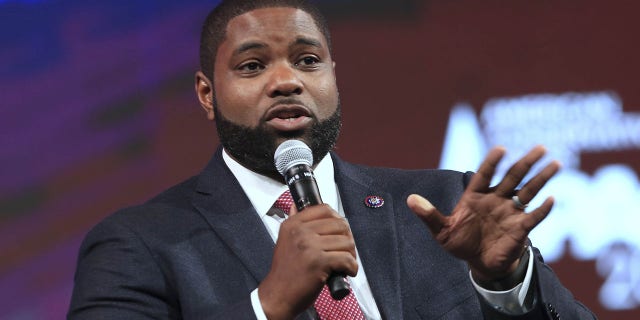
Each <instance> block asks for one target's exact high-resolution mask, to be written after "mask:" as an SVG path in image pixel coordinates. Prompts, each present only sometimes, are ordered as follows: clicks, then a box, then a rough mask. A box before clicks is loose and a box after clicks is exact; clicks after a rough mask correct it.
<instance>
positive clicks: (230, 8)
mask: <svg viewBox="0 0 640 320" xmlns="http://www.w3.org/2000/svg"><path fill="white" fill-rule="evenodd" d="M278 7H284V8H296V9H300V10H302V11H304V12H306V13H308V14H309V15H310V16H311V17H312V18H313V20H314V21H315V23H316V26H317V27H318V29H319V30H320V32H322V34H323V35H324V37H325V39H326V40H327V45H328V46H329V52H331V35H330V34H329V27H328V25H327V21H326V19H325V17H324V16H323V15H322V13H321V12H320V9H318V7H316V6H315V5H313V4H312V3H310V2H308V1H305V0H223V1H222V2H221V3H220V4H219V5H218V6H216V7H215V8H214V9H213V10H212V11H211V12H210V13H209V15H208V16H207V18H206V20H205V21H204V24H203V25H202V32H201V33H200V69H201V71H202V73H204V75H205V76H207V78H209V80H211V81H213V68H214V62H215V59H216V54H217V52H218V47H219V46H220V44H221V43H222V42H223V41H224V39H225V36H226V33H227V24H229V21H231V19H233V18H235V17H237V16H239V15H241V14H244V13H246V12H249V11H252V10H255V9H261V8H278Z"/></svg>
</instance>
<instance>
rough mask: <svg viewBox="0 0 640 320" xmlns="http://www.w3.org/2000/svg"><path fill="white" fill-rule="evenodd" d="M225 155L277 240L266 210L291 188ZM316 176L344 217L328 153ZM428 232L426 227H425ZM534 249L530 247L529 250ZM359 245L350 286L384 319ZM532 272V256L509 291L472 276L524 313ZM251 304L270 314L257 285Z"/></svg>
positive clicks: (498, 301)
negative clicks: (495, 288)
mask: <svg viewBox="0 0 640 320" xmlns="http://www.w3.org/2000/svg"><path fill="white" fill-rule="evenodd" d="M222 158H223V159H224V162H225V164H226V165H227V167H229V169H230V170H231V172H232V173H233V175H234V176H235V178H236V180H238V182H239V183H240V186H241V187H242V190H244V192H245V194H246V195H247V197H248V198H249V201H251V204H252V205H253V207H254V209H255V210H256V212H257V213H258V215H259V216H260V219H262V222H263V223H264V225H265V227H266V228H267V231H268V232H269V234H270V235H271V238H272V239H273V242H274V243H275V242H276V241H277V240H278V232H279V231H280V224H281V223H282V221H284V219H286V218H281V217H279V216H277V215H268V214H267V212H268V211H269V209H271V207H272V206H273V203H274V202H275V201H276V200H277V199H278V197H279V196H280V195H281V194H282V193H283V192H285V191H286V190H287V189H288V187H287V185H286V184H284V181H283V182H277V181H274V180H273V179H271V178H268V177H265V176H263V175H260V174H257V173H255V172H253V171H251V170H249V169H247V168H245V167H243V166H242V165H241V164H240V163H238V162H237V161H235V160H234V159H233V158H231V157H230V156H229V155H228V154H227V153H226V151H223V152H222ZM314 175H315V178H316V182H317V184H318V189H320V195H321V197H322V201H323V202H324V203H326V204H328V205H329V206H331V208H333V209H334V210H336V211H337V212H338V214H339V215H341V216H342V217H344V216H345V214H344V210H343V208H342V201H341V200H340V194H339V193H338V186H337V185H336V183H335V180H334V168H333V161H332V160H331V157H330V156H329V155H326V156H325V157H324V158H323V159H322V160H321V161H320V162H319V163H318V165H317V166H316V168H315V169H314ZM425 232H427V230H426V229H425ZM529 250H531V249H529ZM357 252H358V250H357V244H356V259H357V262H358V274H357V275H356V276H355V277H348V278H349V282H350V283H351V288H352V290H353V293H354V295H355V296H356V299H357V300H358V304H359V305H360V308H361V309H362V312H363V313H364V315H365V318H366V319H371V320H375V319H381V315H380V312H379V311H378V307H377V305H376V302H375V299H374V298H373V294H372V292H371V288H370V287H369V283H368V282H367V276H366V273H365V270H364V267H363V265H362V262H361V261H360V255H358V253H357ZM530 254H531V257H533V254H532V252H531V251H530ZM532 274H533V259H529V265H528V268H527V274H526V276H525V281H524V283H521V284H519V285H518V286H516V287H515V288H513V289H511V290H509V291H489V290H485V289H483V288H482V287H480V286H479V285H477V284H476V283H475V282H474V281H473V279H471V281H472V282H473V285H474V287H475V288H476V290H478V292H479V293H480V295H481V296H483V297H484V298H485V299H486V300H487V301H488V302H489V303H490V304H493V305H494V306H496V307H498V308H502V309H503V310H505V311H507V312H510V313H516V314H517V313H522V312H525V311H527V310H526V309H525V308H524V297H525V296H526V293H527V290H528V288H529V283H530V281H531V275H532ZM251 303H252V306H253V309H254V312H255V313H256V316H257V318H258V320H266V319H267V317H266V315H265V314H264V311H263V309H262V305H261V303H260V299H259V297H258V289H257V288H256V289H255V290H254V291H253V292H252V293H251ZM514 304H515V305H519V306H521V307H522V308H516V309H515V310H514V309H513V308H508V307H506V306H513V305H514Z"/></svg>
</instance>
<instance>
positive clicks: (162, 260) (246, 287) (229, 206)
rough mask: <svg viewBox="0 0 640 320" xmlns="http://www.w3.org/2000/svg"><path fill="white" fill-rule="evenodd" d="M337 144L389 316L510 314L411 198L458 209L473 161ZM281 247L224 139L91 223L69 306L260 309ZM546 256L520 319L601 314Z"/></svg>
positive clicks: (199, 315) (233, 314)
mask: <svg viewBox="0 0 640 320" xmlns="http://www.w3.org/2000/svg"><path fill="white" fill-rule="evenodd" d="M332 156H333V160H334V164H335V179H336V182H337V184H338V187H339V190H340V197H341V200H342V203H343V206H344V211H345V213H346V216H347V218H348V220H349V224H350V225H351V228H352V231H353V236H354V238H355V241H356V244H357V246H358V252H359V254H360V256H361V260H362V264H363V265H364V268H365V270H367V278H368V282H369V284H370V286H371V290H372V292H373V295H374V297H375V299H376V303H377V305H378V308H379V309H380V312H381V314H382V315H383V318H385V319H483V318H487V319H488V318H505V319H506V318H508V317H505V316H504V315H502V314H500V313H498V312H495V311H494V310H493V309H492V308H491V307H489V306H487V305H485V304H483V303H482V299H481V298H479V296H478V295H477V294H476V292H475V290H474V288H473V287H472V284H471V282H470V280H469V276H468V269H467V267H466V264H465V263H464V262H463V261H460V260H458V259H455V258H453V257H452V256H451V255H449V254H448V253H447V252H445V251H444V250H443V249H442V248H441V246H440V245H439V244H438V243H437V242H436V241H434V240H433V238H432V237H431V235H430V233H429V231H428V230H427V229H426V227H425V226H424V224H423V223H422V222H421V221H420V220H419V219H418V218H417V217H416V216H415V215H414V214H413V213H412V212H411V211H410V210H409V208H408V207H407V205H406V202H405V201H406V198H407V196H408V195H409V194H411V193H418V194H421V195H423V196H425V197H426V198H427V199H429V200H430V201H431V202H432V203H433V204H434V205H435V206H436V207H437V208H438V209H439V210H441V211H442V212H443V213H449V212H450V211H451V210H452V209H453V207H454V206H455V204H456V203H457V201H458V199H459V197H460V195H461V194H462V192H463V190H464V188H465V186H466V184H467V182H468V180H469V178H470V174H469V173H467V174H462V173H459V172H453V171H443V170H420V171H418V170H415V171H407V170H398V169H383V168H369V167H364V166H357V165H352V164H348V163H345V162H343V161H341V160H340V159H339V158H337V157H336V156H335V155H333V154H332ZM369 195H377V196H381V197H382V198H384V201H385V204H384V206H383V207H381V208H369V207H367V206H365V205H364V199H365V198H366V197H367V196H369ZM273 248H274V244H273V241H272V239H271V237H270V236H269V234H268V232H267V230H266V229H265V227H264V225H263V223H262V221H261V220H260V218H259V217H258V215H257V214H256V212H255V210H254V209H253V206H252V205H251V203H250V202H249V200H248V198H247V196H246V195H245V194H244V192H243V190H242V189H241V187H240V185H239V184H238V182H237V181H236V179H235V177H234V176H233V174H232V173H231V171H230V170H229V169H228V168H227V166H226V165H225V164H224V162H223V160H222V156H221V149H218V151H217V152H216V154H215V156H214V157H213V159H212V160H211V161H210V163H209V164H208V165H207V167H206V168H205V169H204V171H203V172H202V173H201V174H200V175H198V176H195V177H193V178H191V179H189V180H187V181H185V182H183V183H181V184H179V185H177V186H174V187H173V188H171V189H169V190H167V191H165V192H163V193H162V194H160V195H159V196H157V197H156V198H154V199H152V200H151V201H149V202H147V203H145V204H143V205H140V206H136V207H132V208H128V209H124V210H122V211H119V212H117V213H116V214H114V215H112V216H110V217H108V218H107V219H105V220H104V221H102V222H101V223H100V224H98V225H97V226H96V227H95V228H94V229H93V230H91V232H89V234H88V235H87V237H86V239H85V241H84V242H83V244H82V247H81V249H80V255H79V261H78V267H77V271H76V276H75V287H74V292H73V297H72V301H71V307H70V311H69V318H70V319H167V318H169V319H255V316H254V314H253V310H252V308H251V302H250V298H249V294H250V293H251V291H252V290H254V289H255V288H256V287H257V286H258V284H259V283H260V281H261V280H262V279H263V278H264V277H265V276H266V275H267V273H268V271H269V268H270V265H271V257H272V254H273ZM536 252H537V250H536ZM535 263H536V266H535V270H536V280H535V282H534V284H533V286H534V290H535V291H536V294H537V295H536V296H537V303H536V308H535V309H534V310H533V311H532V312H530V313H528V314H527V315H524V316H520V317H512V318H510V319H552V318H553V313H554V312H550V311H549V310H550V308H549V306H552V308H553V310H552V311H555V312H556V313H559V314H560V315H561V316H562V318H563V319H589V318H593V316H592V314H591V313H590V312H589V311H588V310H586V309H585V308H584V307H583V306H582V305H581V304H579V303H578V302H576V301H575V300H574V299H573V297H572V296H571V294H570V293H569V292H568V291H567V290H566V289H565V288H564V287H562V285H561V284H560V282H559V281H558V279H557V278H556V277H555V276H554V275H553V273H552V272H551V270H550V269H549V268H548V267H547V266H546V265H545V264H543V262H542V259H541V257H540V256H539V254H536V257H535ZM292 281H295V279H292ZM300 318H308V316H307V315H306V314H305V315H301V316H300Z"/></svg>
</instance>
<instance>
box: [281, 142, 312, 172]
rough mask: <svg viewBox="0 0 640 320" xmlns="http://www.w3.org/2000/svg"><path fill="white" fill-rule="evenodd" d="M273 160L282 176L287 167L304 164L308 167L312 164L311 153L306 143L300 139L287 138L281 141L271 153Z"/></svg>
mask: <svg viewBox="0 0 640 320" xmlns="http://www.w3.org/2000/svg"><path fill="white" fill-rule="evenodd" d="M273 161H274V163H275V165H276V168H277V169H278V172H280V174H281V175H283V176H284V174H285V172H287V170H289V168H291V167H293V166H295V165H298V164H306V165H308V166H309V167H311V165H312V164H313V153H312V152H311V148H309V146H307V144H306V143H304V142H302V141H300V140H287V141H285V142H283V143H281V144H280V145H279V146H278V148H277V149H276V152H275V153H274V155H273Z"/></svg>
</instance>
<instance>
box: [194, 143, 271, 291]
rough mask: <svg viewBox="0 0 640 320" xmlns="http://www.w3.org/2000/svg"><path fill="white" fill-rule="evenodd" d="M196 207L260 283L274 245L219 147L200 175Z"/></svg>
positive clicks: (269, 261) (269, 262)
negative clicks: (226, 163) (225, 162)
mask: <svg viewBox="0 0 640 320" xmlns="http://www.w3.org/2000/svg"><path fill="white" fill-rule="evenodd" d="M196 190H197V192H196V194H195V196H194V199H193V205H194V206H195V207H196V208H197V210H198V211H199V212H200V214H201V215H202V216H203V217H204V218H205V219H206V221H207V222H208V223H209V225H210V226H211V228H212V229H213V231H214V232H215V233H216V234H218V236H219V237H220V239H222V241H224V242H225V243H226V244H227V245H228V246H229V248H231V251H232V252H233V253H234V254H235V255H236V256H237V257H238V258H239V259H240V260H241V261H242V263H243V264H244V265H245V266H246V268H247V269H248V270H249V272H250V273H251V274H252V275H253V276H254V277H255V279H256V281H257V282H260V281H262V279H264V277H265V276H266V275H267V273H268V272H269V269H270V267H271V259H272V256H273V248H274V243H273V240H272V239H271V236H270V235H269V233H268V232H267V230H266V228H265V226H264V224H263V223H262V220H260V217H259V216H258V214H257V213H256V211H255V209H254V208H253V205H251V202H250V201H249V199H248V198H247V196H246V195H245V193H244V190H242V187H241V186H240V184H239V183H238V181H237V180H236V178H235V177H234V176H233V174H232V173H231V171H230V170H229V168H228V167H227V166H226V165H225V164H224V161H223V160H222V148H218V150H217V152H216V153H215V155H214V157H213V158H212V159H211V161H210V162H209V164H208V165H207V167H206V168H205V170H204V171H203V172H202V173H201V174H200V177H199V180H198V186H197V189H196Z"/></svg>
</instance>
